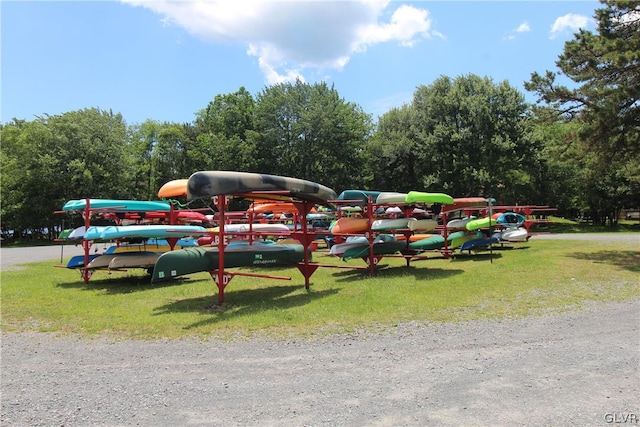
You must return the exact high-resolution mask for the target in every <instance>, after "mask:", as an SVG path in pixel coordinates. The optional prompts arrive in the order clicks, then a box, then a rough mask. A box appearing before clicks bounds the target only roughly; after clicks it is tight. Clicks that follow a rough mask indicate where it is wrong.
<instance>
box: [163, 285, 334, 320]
mask: <svg viewBox="0 0 640 427" xmlns="http://www.w3.org/2000/svg"><path fill="white" fill-rule="evenodd" d="M339 291H340V288H334V289H327V290H323V291H315V290H313V287H312V289H311V291H310V292H306V291H303V292H300V285H295V286H294V285H292V286H268V287H265V288H261V289H246V290H239V291H231V292H227V293H225V299H226V300H227V301H229V302H226V303H224V304H218V303H217V298H218V296H217V293H216V294H213V295H210V296H206V297H198V298H188V299H183V300H180V301H174V302H171V303H169V304H165V305H163V306H160V307H158V308H156V309H155V310H154V316H161V315H163V314H172V313H185V312H193V313H199V314H203V315H206V314H209V315H210V317H209V318H207V319H205V320H202V321H200V322H196V323H193V324H191V325H187V326H185V327H184V329H192V328H197V327H200V326H205V325H209V324H213V323H217V322H224V321H227V320H229V319H231V318H234V317H240V316H250V315H253V314H256V313H261V312H265V311H278V312H282V315H283V316H285V315H286V310H287V309H289V308H292V307H298V306H301V305H305V304H308V303H309V302H310V301H312V300H315V299H319V298H325V297H327V296H329V295H333V294H336V293H338V292H339Z"/></svg>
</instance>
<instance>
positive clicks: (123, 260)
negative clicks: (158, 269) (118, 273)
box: [108, 252, 162, 270]
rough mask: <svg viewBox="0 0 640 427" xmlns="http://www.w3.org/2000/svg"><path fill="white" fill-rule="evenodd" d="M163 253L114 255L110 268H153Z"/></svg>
mask: <svg viewBox="0 0 640 427" xmlns="http://www.w3.org/2000/svg"><path fill="white" fill-rule="evenodd" d="M160 255H162V253H158V252H155V253H154V252H146V253H144V252H143V253H131V252H130V253H124V254H119V255H116V256H114V257H113V258H112V259H111V262H109V265H108V268H109V270H117V269H121V268H146V269H149V268H152V267H153V266H154V265H155V264H156V261H157V260H158V258H159V257H160Z"/></svg>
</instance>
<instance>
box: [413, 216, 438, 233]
mask: <svg viewBox="0 0 640 427" xmlns="http://www.w3.org/2000/svg"><path fill="white" fill-rule="evenodd" d="M408 226H409V230H411V231H433V230H435V229H436V227H437V226H438V221H436V220H435V219H418V220H416V221H410V222H409V224H408Z"/></svg>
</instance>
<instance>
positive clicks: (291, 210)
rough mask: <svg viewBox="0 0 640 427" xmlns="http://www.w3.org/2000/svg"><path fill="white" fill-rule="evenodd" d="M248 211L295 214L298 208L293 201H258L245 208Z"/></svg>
mask: <svg viewBox="0 0 640 427" xmlns="http://www.w3.org/2000/svg"><path fill="white" fill-rule="evenodd" d="M247 212H248V213H279V214H281V213H285V214H297V213H299V211H298V208H297V207H296V206H295V205H294V204H293V203H287V202H280V203H259V204H256V203H254V204H252V205H251V206H249V209H247Z"/></svg>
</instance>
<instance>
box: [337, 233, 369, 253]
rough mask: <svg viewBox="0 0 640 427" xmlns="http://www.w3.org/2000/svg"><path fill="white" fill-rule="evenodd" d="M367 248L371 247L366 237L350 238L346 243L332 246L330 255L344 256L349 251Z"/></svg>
mask: <svg viewBox="0 0 640 427" xmlns="http://www.w3.org/2000/svg"><path fill="white" fill-rule="evenodd" d="M365 246H366V247H369V241H368V240H367V239H366V238H365V237H362V236H358V237H356V236H353V237H348V238H347V240H346V241H345V242H344V243H337V244H335V245H333V246H331V249H330V250H329V254H330V255H332V256H342V255H343V254H344V253H345V252H346V251H347V250H348V249H351V248H356V247H365Z"/></svg>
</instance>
